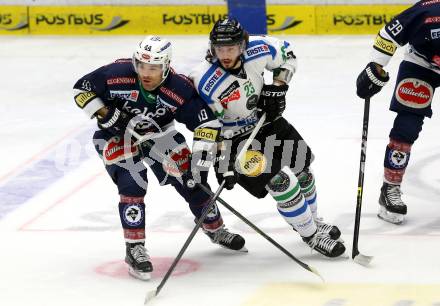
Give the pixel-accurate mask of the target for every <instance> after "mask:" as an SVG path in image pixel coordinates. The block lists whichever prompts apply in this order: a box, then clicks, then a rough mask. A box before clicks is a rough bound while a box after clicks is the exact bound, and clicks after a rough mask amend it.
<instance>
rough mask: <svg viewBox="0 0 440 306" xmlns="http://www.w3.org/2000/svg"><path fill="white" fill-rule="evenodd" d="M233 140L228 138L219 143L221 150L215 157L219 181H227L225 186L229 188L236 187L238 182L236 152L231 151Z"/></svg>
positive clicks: (219, 182)
mask: <svg viewBox="0 0 440 306" xmlns="http://www.w3.org/2000/svg"><path fill="white" fill-rule="evenodd" d="M227 144H230V145H232V140H226V141H222V142H221V143H219V150H218V151H217V156H216V158H215V164H214V170H215V177H216V178H217V182H218V184H219V185H220V184H221V183H222V182H223V180H224V181H225V185H224V187H225V188H226V189H227V190H231V189H233V188H234V186H235V184H236V183H237V172H236V171H235V166H234V164H235V154H232V153H231V149H230V147H231V146H230V145H229V146H228V145H227Z"/></svg>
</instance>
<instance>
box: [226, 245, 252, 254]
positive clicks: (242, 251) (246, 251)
mask: <svg viewBox="0 0 440 306" xmlns="http://www.w3.org/2000/svg"><path fill="white" fill-rule="evenodd" d="M219 245H220V247H222V248H224V249H226V250H229V251H232V252H238V253H248V252H249V251H248V249H247V248H246V247H245V246H243V247H242V248H241V249H239V250H234V249H230V248H228V247H225V246H224V245H221V244H219Z"/></svg>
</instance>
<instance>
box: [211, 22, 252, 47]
mask: <svg viewBox="0 0 440 306" xmlns="http://www.w3.org/2000/svg"><path fill="white" fill-rule="evenodd" d="M245 32H246V31H245V30H244V29H243V27H242V26H241V24H240V23H239V22H238V20H237V19H235V18H232V17H228V18H226V19H220V20H218V21H217V22H216V23H215V24H214V27H213V28H212V31H211V33H210V34H209V40H210V41H211V45H235V44H239V43H241V42H242V41H243V40H245Z"/></svg>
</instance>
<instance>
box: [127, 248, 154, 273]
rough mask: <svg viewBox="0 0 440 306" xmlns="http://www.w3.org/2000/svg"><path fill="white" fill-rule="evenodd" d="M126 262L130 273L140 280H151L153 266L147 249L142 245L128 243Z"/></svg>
mask: <svg viewBox="0 0 440 306" xmlns="http://www.w3.org/2000/svg"><path fill="white" fill-rule="evenodd" d="M125 262H126V263H127V264H128V273H129V274H130V275H131V276H133V277H135V278H138V279H140V280H149V279H150V277H151V275H150V273H151V272H152V271H153V265H152V264H151V261H150V256H148V254H147V249H145V247H144V246H143V244H141V243H126V255H125Z"/></svg>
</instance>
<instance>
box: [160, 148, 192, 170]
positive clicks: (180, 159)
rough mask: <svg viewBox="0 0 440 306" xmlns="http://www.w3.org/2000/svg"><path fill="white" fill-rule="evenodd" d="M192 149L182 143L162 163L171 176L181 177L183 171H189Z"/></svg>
mask: <svg viewBox="0 0 440 306" xmlns="http://www.w3.org/2000/svg"><path fill="white" fill-rule="evenodd" d="M190 154H191V151H190V150H189V148H188V147H187V146H186V145H181V146H178V147H177V148H175V149H174V150H173V151H172V152H171V153H170V154H168V158H167V159H165V161H164V162H163V163H162V168H163V170H164V171H165V172H166V173H168V174H169V175H171V176H174V177H181V176H182V173H184V172H186V171H188V169H189V168H190V167H189V166H190V165H189V155H190Z"/></svg>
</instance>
